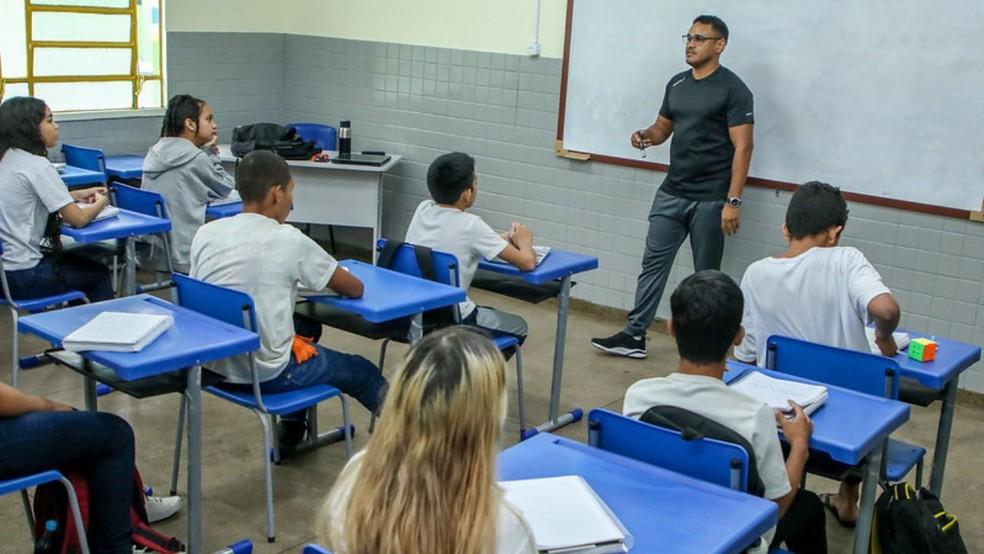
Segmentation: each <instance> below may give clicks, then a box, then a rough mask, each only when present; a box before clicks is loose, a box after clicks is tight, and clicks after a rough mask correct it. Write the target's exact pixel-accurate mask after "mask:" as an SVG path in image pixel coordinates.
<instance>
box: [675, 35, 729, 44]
mask: <svg viewBox="0 0 984 554" xmlns="http://www.w3.org/2000/svg"><path fill="white" fill-rule="evenodd" d="M680 38H682V39H683V43H684V44H690V41H694V42H696V43H697V44H704V43H705V42H707V41H709V40H718V39H720V38H724V37H705V36H704V35H682V36H681V37H680Z"/></svg>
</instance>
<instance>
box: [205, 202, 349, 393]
mask: <svg viewBox="0 0 984 554" xmlns="http://www.w3.org/2000/svg"><path fill="white" fill-rule="evenodd" d="M337 268H338V262H337V261H335V258H332V257H331V256H330V255H329V254H328V253H327V252H325V251H324V250H323V249H322V248H321V247H320V246H318V243H316V242H314V241H313V240H311V238H310V237H307V236H305V235H304V234H303V233H301V232H300V231H299V230H298V229H297V228H295V227H293V226H291V225H287V224H281V223H277V221H276V220H274V219H271V218H269V217H267V216H265V215H260V214H256V213H241V214H239V215H237V216H235V217H229V218H225V219H218V220H215V221H212V222H211V223H206V224H205V225H203V226H202V227H201V228H199V229H198V232H197V233H196V234H195V237H194V239H193V240H192V242H191V276H192V277H194V278H195V279H200V280H202V281H206V282H208V283H213V284H216V285H222V286H224V287H229V288H232V289H235V290H239V291H242V292H245V293H248V294H249V295H250V296H252V297H253V303H254V304H255V306H256V320H257V326H258V327H259V329H258V331H259V335H260V349H259V350H258V351H257V352H256V354H255V357H256V371H257V374H258V376H259V379H260V381H261V382H262V381H268V380H270V379H273V378H275V377H277V376H278V375H280V372H281V371H283V369H284V368H285V367H286V366H287V362H288V361H289V360H290V353H291V344H292V342H293V340H294V319H293V317H294V303H295V302H296V300H297V289H298V285H299V286H301V287H302V288H305V289H313V290H320V289H323V288H325V287H326V286H328V281H330V280H331V276H332V275H333V274H334V273H335V270H336V269H337ZM211 369H213V370H214V371H216V372H217V373H221V374H222V375H224V376H225V378H226V380H227V381H228V382H231V383H250V382H252V381H251V379H250V375H249V365H248V359H247V358H246V356H239V357H237V358H232V359H230V360H225V361H222V362H219V363H216V364H214V366H213V367H212V368H211Z"/></svg>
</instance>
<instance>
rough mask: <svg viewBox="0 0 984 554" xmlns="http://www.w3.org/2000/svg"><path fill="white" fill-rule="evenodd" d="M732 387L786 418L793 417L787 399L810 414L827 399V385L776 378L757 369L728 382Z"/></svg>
mask: <svg viewBox="0 0 984 554" xmlns="http://www.w3.org/2000/svg"><path fill="white" fill-rule="evenodd" d="M728 386H730V387H731V388H732V389H734V390H737V391H738V392H741V393H742V394H744V395H746V396H750V397H752V398H754V399H756V400H760V401H762V402H763V403H765V404H766V405H768V406H769V407H770V408H772V409H773V410H779V411H780V412H782V413H783V415H785V416H786V419H792V418H793V415H794V414H793V409H792V408H791V407H790V406H789V400H792V401H793V402H795V403H797V404H799V405H800V406H802V407H803V412H804V413H806V414H807V415H809V414H812V413H813V412H815V411H816V409H817V408H819V407H820V406H822V405H823V403H824V402H826V401H827V387H825V386H823V385H811V384H808V383H800V382H798V381H790V380H786V379H776V378H774V377H769V376H768V375H766V374H764V373H760V372H758V371H749V372H748V373H747V374H746V375H744V376H742V377H741V378H739V379H738V380H737V381H734V382H732V383H731V384H729V385H728Z"/></svg>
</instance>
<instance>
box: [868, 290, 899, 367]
mask: <svg viewBox="0 0 984 554" xmlns="http://www.w3.org/2000/svg"><path fill="white" fill-rule="evenodd" d="M868 314H869V315H870V316H871V318H872V319H874V320H875V344H877V345H878V349H879V350H881V353H882V354H884V355H885V356H894V355H895V354H896V353H897V352H898V345H897V344H895V338H893V337H892V333H893V332H894V331H895V329H897V328H898V326H899V319H901V317H902V310H901V308H899V303H898V302H896V301H895V297H894V296H892V294H891V293H884V294H879V295H878V296H876V297H874V298H872V299H871V302H868Z"/></svg>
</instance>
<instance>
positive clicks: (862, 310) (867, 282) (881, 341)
mask: <svg viewBox="0 0 984 554" xmlns="http://www.w3.org/2000/svg"><path fill="white" fill-rule="evenodd" d="M842 260H843V264H844V267H843V268H842V270H841V271H843V272H844V273H845V274H846V275H847V283H848V294H849V295H850V298H851V303H852V304H853V305H854V310H855V313H856V314H857V316H858V317H859V318H861V319H866V318H867V317H868V316H870V317H871V319H873V320H874V322H875V343H876V344H877V345H878V348H879V349H880V350H881V352H882V354H884V355H886V356H894V355H895V353H896V352H897V351H898V347H897V346H896V344H895V339H893V338H892V332H893V331H895V329H896V327H898V326H899V318H900V317H901V315H902V311H901V309H900V308H899V304H898V302H896V301H895V298H894V297H893V296H892V291H891V290H889V288H888V287H886V286H885V283H884V282H882V277H881V274H879V273H878V270H877V269H875V267H874V266H873V265H871V262H869V261H868V258H866V257H865V255H864V253H862V252H861V251H860V250H858V249H857V248H853V247H845V248H844V249H843V255H842Z"/></svg>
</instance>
